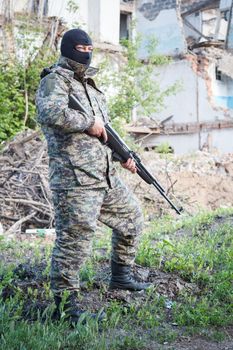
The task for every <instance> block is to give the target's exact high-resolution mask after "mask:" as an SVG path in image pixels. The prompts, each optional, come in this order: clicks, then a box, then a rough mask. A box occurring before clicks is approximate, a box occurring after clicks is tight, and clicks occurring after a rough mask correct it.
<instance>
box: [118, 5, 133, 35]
mask: <svg viewBox="0 0 233 350" xmlns="http://www.w3.org/2000/svg"><path fill="white" fill-rule="evenodd" d="M133 11H134V1H133V0H128V1H127V0H121V3H120V33H119V39H120V40H122V39H130V37H131V29H132V28H131V27H132V15H133Z"/></svg>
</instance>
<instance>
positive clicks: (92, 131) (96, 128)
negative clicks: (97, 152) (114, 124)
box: [87, 117, 108, 142]
mask: <svg viewBox="0 0 233 350" xmlns="http://www.w3.org/2000/svg"><path fill="white" fill-rule="evenodd" d="M87 132H88V134H89V135H92V136H96V137H99V138H100V137H102V138H103V141H104V142H107V140H108V136H107V132H106V130H105V127H104V123H103V121H102V119H101V118H99V117H96V118H95V123H94V125H93V126H92V127H91V128H89V129H88V130H87Z"/></svg>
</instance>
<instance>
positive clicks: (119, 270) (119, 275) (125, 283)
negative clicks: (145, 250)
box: [109, 261, 152, 291]
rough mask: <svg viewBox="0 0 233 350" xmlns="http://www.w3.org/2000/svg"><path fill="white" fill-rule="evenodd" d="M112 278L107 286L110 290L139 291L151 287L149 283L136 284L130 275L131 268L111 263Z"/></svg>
mask: <svg viewBox="0 0 233 350" xmlns="http://www.w3.org/2000/svg"><path fill="white" fill-rule="evenodd" d="M111 269H112V278H111V281H110V284H109V288H110V289H126V290H131V291H140V290H145V289H148V288H150V287H152V284H151V283H145V282H138V281H136V280H135V279H134V277H133V276H132V275H131V267H130V266H127V265H121V264H118V263H116V262H114V261H112V262H111Z"/></svg>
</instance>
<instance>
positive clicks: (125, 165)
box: [121, 158, 137, 174]
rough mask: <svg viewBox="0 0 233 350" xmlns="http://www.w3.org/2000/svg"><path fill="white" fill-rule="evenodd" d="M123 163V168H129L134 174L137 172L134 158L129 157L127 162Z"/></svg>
mask: <svg viewBox="0 0 233 350" xmlns="http://www.w3.org/2000/svg"><path fill="white" fill-rule="evenodd" d="M121 165H122V167H123V168H125V169H128V170H129V171H131V173H133V174H135V173H136V172H137V168H136V164H135V161H134V160H133V159H132V158H129V159H128V160H127V162H125V163H121Z"/></svg>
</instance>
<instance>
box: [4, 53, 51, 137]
mask: <svg viewBox="0 0 233 350" xmlns="http://www.w3.org/2000/svg"><path fill="white" fill-rule="evenodd" d="M54 57H55V55H54V54H51V53H50V54H43V57H40V56H38V57H36V58H35V59H34V60H33V61H32V62H30V61H28V62H27V63H26V65H24V64H22V62H20V61H19V60H17V59H14V61H9V62H2V63H0V90H1V94H0V125H1V127H0V141H3V140H6V139H8V138H10V137H11V136H13V135H14V134H16V133H17V132H18V131H20V130H22V129H23V128H25V126H27V127H30V128H35V127H36V122H35V115H36V107H35V92H36V89H37V88H38V85H39V80H40V72H41V70H42V69H43V67H44V66H46V65H47V64H48V63H49V62H52V61H54Z"/></svg>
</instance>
